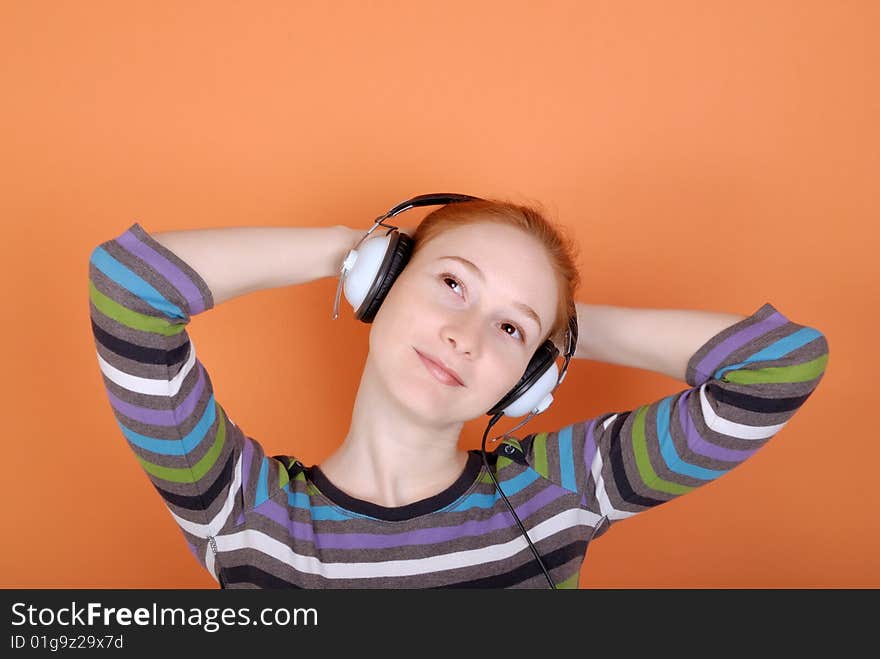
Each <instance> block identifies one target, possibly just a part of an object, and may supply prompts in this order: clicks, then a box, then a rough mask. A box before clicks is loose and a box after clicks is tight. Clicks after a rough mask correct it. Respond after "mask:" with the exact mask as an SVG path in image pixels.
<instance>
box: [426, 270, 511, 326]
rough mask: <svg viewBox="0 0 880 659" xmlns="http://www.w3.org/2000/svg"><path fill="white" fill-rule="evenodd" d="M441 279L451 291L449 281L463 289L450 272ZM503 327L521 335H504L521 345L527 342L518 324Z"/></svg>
mask: <svg viewBox="0 0 880 659" xmlns="http://www.w3.org/2000/svg"><path fill="white" fill-rule="evenodd" d="M440 279H441V280H442V281H443V284H444V285H445V286H446V287H447V288H449V289H452V286H450V285H449V284H447V283H446V282H448V281H451V282H453V284H454V285H455V286H458V288H459V289H461V288H462V286H461V282H459V281H458V279H457V278H456V277H455V276H454V275H452V274H450V273H448V272H444V273H443V274H442V275H440ZM453 292H455V293H458V291H453ZM501 326H502V327H505V326H506V327H512V328H513V330H514V332H518V333H519V336H516V335H514V334H510V333H509V332H506V331H505V332H504V333H505V334H507V335H508V336H511V337H513V338H514V340H516V341H519V342H520V343H525V342H526V337H525V332H524V331H523V330H522V328H521V327H520V326H519V325H517V324H516V323H502V324H501ZM502 331H504V330H502Z"/></svg>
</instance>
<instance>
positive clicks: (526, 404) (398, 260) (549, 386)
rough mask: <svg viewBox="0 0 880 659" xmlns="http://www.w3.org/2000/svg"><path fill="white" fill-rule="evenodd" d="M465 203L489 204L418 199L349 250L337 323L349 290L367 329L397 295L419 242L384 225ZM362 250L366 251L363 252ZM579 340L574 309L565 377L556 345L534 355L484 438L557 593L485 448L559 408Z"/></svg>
mask: <svg viewBox="0 0 880 659" xmlns="http://www.w3.org/2000/svg"><path fill="white" fill-rule="evenodd" d="M465 201H484V200H483V199H481V198H480V197H473V196H471V195H465V194H455V193H445V192H439V193H432V194H423V195H418V196H416V197H413V198H412V199H407V200H406V201H403V202H401V203H399V204H397V205H396V206H394V207H393V208H392V209H391V210H389V211H388V212H387V213H385V214H384V215H380V216H379V217H377V218H376V220H375V221H374V223H373V226H372V227H371V228H370V230H369V231H367V232H366V234H364V236H363V238H361V239H360V240H359V241H358V243H357V244H356V245H355V246H354V247H352V248H351V249H350V250H349V252H348V254H347V255H346V257H345V260H344V261H343V263H342V266H341V268H340V270H339V285H338V286H337V288H336V299H335V300H334V303H333V316H332V317H333V319H334V320H335V319H336V318H337V317H338V315H339V300H340V297H341V293H342V292H343V290H344V293H345V298H346V299H347V300H348V302H349V303H350V304H351V306H352V307H353V308H354V315H355V318H357V319H358V320H360V321H362V322H364V323H371V322H373V319H374V318H375V316H376V313H377V312H378V311H379V308H380V307H381V306H382V302H383V301H384V299H385V297H386V296H387V295H388V292H389V291H390V290H391V286H392V285H393V284H394V281H395V280H396V279H397V277H398V276H399V275H400V273H401V272H403V269H404V268H405V267H406V264H407V263H408V262H409V259H410V257H411V256H412V252H413V247H414V244H415V242H414V241H413V239H412V238H411V237H410V236H408V235H406V234H405V233H401V232H400V231H399V230H398V227H395V226H392V225H389V224H383V220H385V219H387V218H389V217H394V216H395V215H397V214H398V213H402V212H403V211H405V210H409V209H410V208H416V207H419V206H439V205H445V204H453V203H459V202H465ZM380 226H382V227H385V228H386V229H388V231H387V232H386V234H385V235H384V236H382V237H380V238H376V239H374V240H369V241H367V242H366V243H364V241H365V240H367V238H368V237H369V236H370V234H371V233H373V231H375V230H376V229H377V228H378V227H380ZM361 245H363V247H362V248H361ZM359 248H360V249H359ZM577 337H578V324H577V312H576V309H575V308H574V305H572V306H571V307H570V309H569V317H568V327H567V330H566V333H565V340H564V344H565V353H564V363H563V366H562V371H561V373H560V371H559V369H558V368H557V366H556V359H557V358H558V357H559V349H558V348H557V347H556V346H555V345H554V343H553V342H552V341H551V340H550V339H547V340H546V341H544V343H543V344H541V346H539V347H538V349H537V350H536V351H535V353H534V354H533V355H532V358H531V360H530V361H529V363H528V365H527V366H526V370H525V372H524V373H523V375H522V377H521V378H520V380H519V382H517V383H516V384H515V385H514V386H513V388H512V389H511V390H510V391H508V392H507V393H506V394H505V395H504V396H503V397H502V398H501V400H499V401H498V402H497V403H495V405H493V406H492V407H491V409H489V411H488V412H487V414H488V415H489V416H492V419H491V420H490V421H489V424H488V426H487V427H486V432H485V433H484V434H483V444H482V449H481V450H482V454H483V463H484V464H485V466H486V469H487V471H488V472H489V474H490V475H491V476H492V480H493V481H495V486H496V488H497V489H498V491H499V492H500V493H501V496H502V497H504V500H505V501H506V502H507V505H508V507H509V508H510V511H511V512H512V513H513V516H514V518H515V519H516V521H517V523H518V524H519V527H520V531H521V532H522V534H523V535H524V536H525V538H526V540H527V541H528V543H529V546H530V547H531V549H532V552H533V553H534V554H535V558H536V559H537V561H538V563H539V564H540V566H541V569H542V570H543V571H544V575H545V576H546V577H547V580H548V581H549V583H550V586H551V588H554V589H555V588H556V585H555V584H554V583H553V580H552V579H551V577H550V574H549V573H548V572H547V569H546V567H544V564H543V562H542V561H541V557H540V555H539V554H538V552H537V550H536V549H535V546H534V545H533V544H532V541H531V539H530V538H529V535H528V533H526V530H525V527H523V525H522V522H521V521H520V520H519V517H518V516H517V514H516V512H515V511H514V509H513V506H511V504H510V501H508V500H507V496H506V495H505V494H504V492H503V491H502V490H501V487H500V486H499V485H498V481H497V480H495V475H494V474H493V473H492V470H491V469H489V465H488V462H487V460H486V449H485V445H486V435H487V434H488V432H489V429H490V428H491V427H492V426H493V425H494V424H495V423H497V421H498V420H499V419H500V418H501V417H502V416H512V417H519V416H523V415H528V416H526V418H525V419H524V420H523V421H522V422H521V423H519V424H518V425H516V426H515V427H514V428H511V429H510V430H509V431H507V432H506V433H504V434H503V435H501V436H499V437H495V438H494V439H492V441H493V442H495V441H497V440H498V439H501V437H507V436H508V435H509V434H510V433H511V432H513V431H514V430H516V429H517V428H519V427H521V426H522V425H524V424H525V423H527V422H528V421H529V420H530V419H531V418H532V417H533V416H536V415H538V414H540V413H541V412H544V411H545V410H546V409H547V408H548V407H550V404H551V403H552V402H553V392H554V391H555V390H556V387H558V386H559V385H560V384H562V381H563V380H564V379H565V376H566V374H567V373H568V365H569V362H570V361H571V358H572V357H573V356H574V353H575V350H576V348H577Z"/></svg>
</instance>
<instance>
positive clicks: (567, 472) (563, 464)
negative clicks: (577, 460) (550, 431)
mask: <svg viewBox="0 0 880 659" xmlns="http://www.w3.org/2000/svg"><path fill="white" fill-rule="evenodd" d="M573 429H574V426H566V427H565V428H563V429H562V430H560V431H559V432H558V433H557V439H558V442H559V472H560V473H559V476H560V477H561V478H562V487H564V488H565V489H566V490H571V491H572V492H577V483H576V482H575V478H574V449H573V447H572V440H571V433H572V431H573Z"/></svg>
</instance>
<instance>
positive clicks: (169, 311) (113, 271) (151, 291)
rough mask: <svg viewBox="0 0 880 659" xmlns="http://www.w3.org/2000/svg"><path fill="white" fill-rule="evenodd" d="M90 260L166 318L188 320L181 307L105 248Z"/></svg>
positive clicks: (95, 253) (95, 251)
mask: <svg viewBox="0 0 880 659" xmlns="http://www.w3.org/2000/svg"><path fill="white" fill-rule="evenodd" d="M89 260H90V261H91V262H92V263H94V264H95V267H96V268H98V270H100V271H101V272H103V273H104V274H105V275H107V277H109V278H110V279H112V280H113V281H114V282H116V283H117V284H119V285H120V286H122V287H123V288H124V289H126V290H127V291H129V292H131V293H132V294H133V295H136V296H137V297H139V298H140V299H141V300H143V301H144V302H146V303H147V304H149V305H150V306H151V307H153V308H154V309H157V310H158V311H161V312H162V313H163V314H165V316H172V317H174V318H186V314H184V312H183V311H182V310H181V308H180V307H178V306H177V305H176V304H174V303H173V302H170V301H169V300H167V299H165V296H163V295H162V294H161V293H160V292H159V291H157V290H156V289H155V288H153V286H152V285H151V284H149V283H148V282H146V281H145V280H144V279H142V278H141V277H140V276H139V275H137V274H135V273H134V272H132V270H130V269H129V268H128V267H127V266H124V265H122V264H121V263H120V262H119V261H117V260H116V259H115V258H113V257H112V256H110V254H109V253H108V252H107V250H105V249H104V248H103V247H96V248H95V249H94V251H93V252H92V256H91V258H90V259H89Z"/></svg>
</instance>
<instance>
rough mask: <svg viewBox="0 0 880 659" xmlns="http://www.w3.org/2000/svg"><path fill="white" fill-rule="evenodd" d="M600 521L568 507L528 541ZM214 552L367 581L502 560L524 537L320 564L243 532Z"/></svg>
mask: <svg viewBox="0 0 880 659" xmlns="http://www.w3.org/2000/svg"><path fill="white" fill-rule="evenodd" d="M600 519H601V517H600V516H599V515H596V514H595V513H592V512H590V511H589V510H584V509H582V508H570V509H568V510H565V511H563V512H561V513H558V514H557V515H555V516H553V517H551V518H550V519H548V520H545V521H543V522H541V523H540V524H538V525H537V526H535V527H534V528H532V529H530V530H529V537H530V538H531V539H532V542H533V543H535V542H538V541H540V540H543V539H544V538H548V537H550V536H552V535H553V534H555V533H558V532H560V531H563V530H565V529H568V528H571V527H573V526H595V525H596V524H597V523H598V521H599V520H600ZM216 541H217V548H218V551H233V550H236V549H244V548H248V547H249V548H253V549H255V550H256V551H259V552H261V553H263V554H266V555H268V556H271V557H272V558H275V559H276V560H278V561H281V562H282V563H286V564H287V565H290V566H291V567H293V568H294V569H295V570H297V571H298V572H304V573H306V574H319V575H322V576H324V577H326V578H328V579H369V578H375V577H403V576H411V575H416V574H425V573H430V572H439V571H442V570H454V569H456V568H462V567H472V566H474V565H482V564H484V563H491V562H495V561H499V560H503V559H505V558H508V557H510V556H513V555H514V554H516V553H517V552H520V551H522V550H523V549H527V548H528V544H527V543H526V540H525V538H524V537H523V536H522V535H521V534H520V535H517V537H516V538H514V539H513V540H510V541H508V542H505V543H503V544H497V545H492V546H489V547H481V548H480V549H468V550H465V551H458V552H454V553H451V554H442V555H440V556H429V557H427V558H414V559H405V560H396V561H382V562H372V563H322V562H321V560H320V559H318V558H316V557H314V556H303V555H302V554H298V553H296V552H295V551H293V549H291V548H290V547H289V546H288V545H286V544H285V543H283V542H281V541H279V540H276V539H275V538H272V537H271V536H268V535H266V534H265V533H262V532H261V531H256V530H254V529H246V530H244V531H239V532H237V533H232V534H229V535H220V536H217V537H216Z"/></svg>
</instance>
